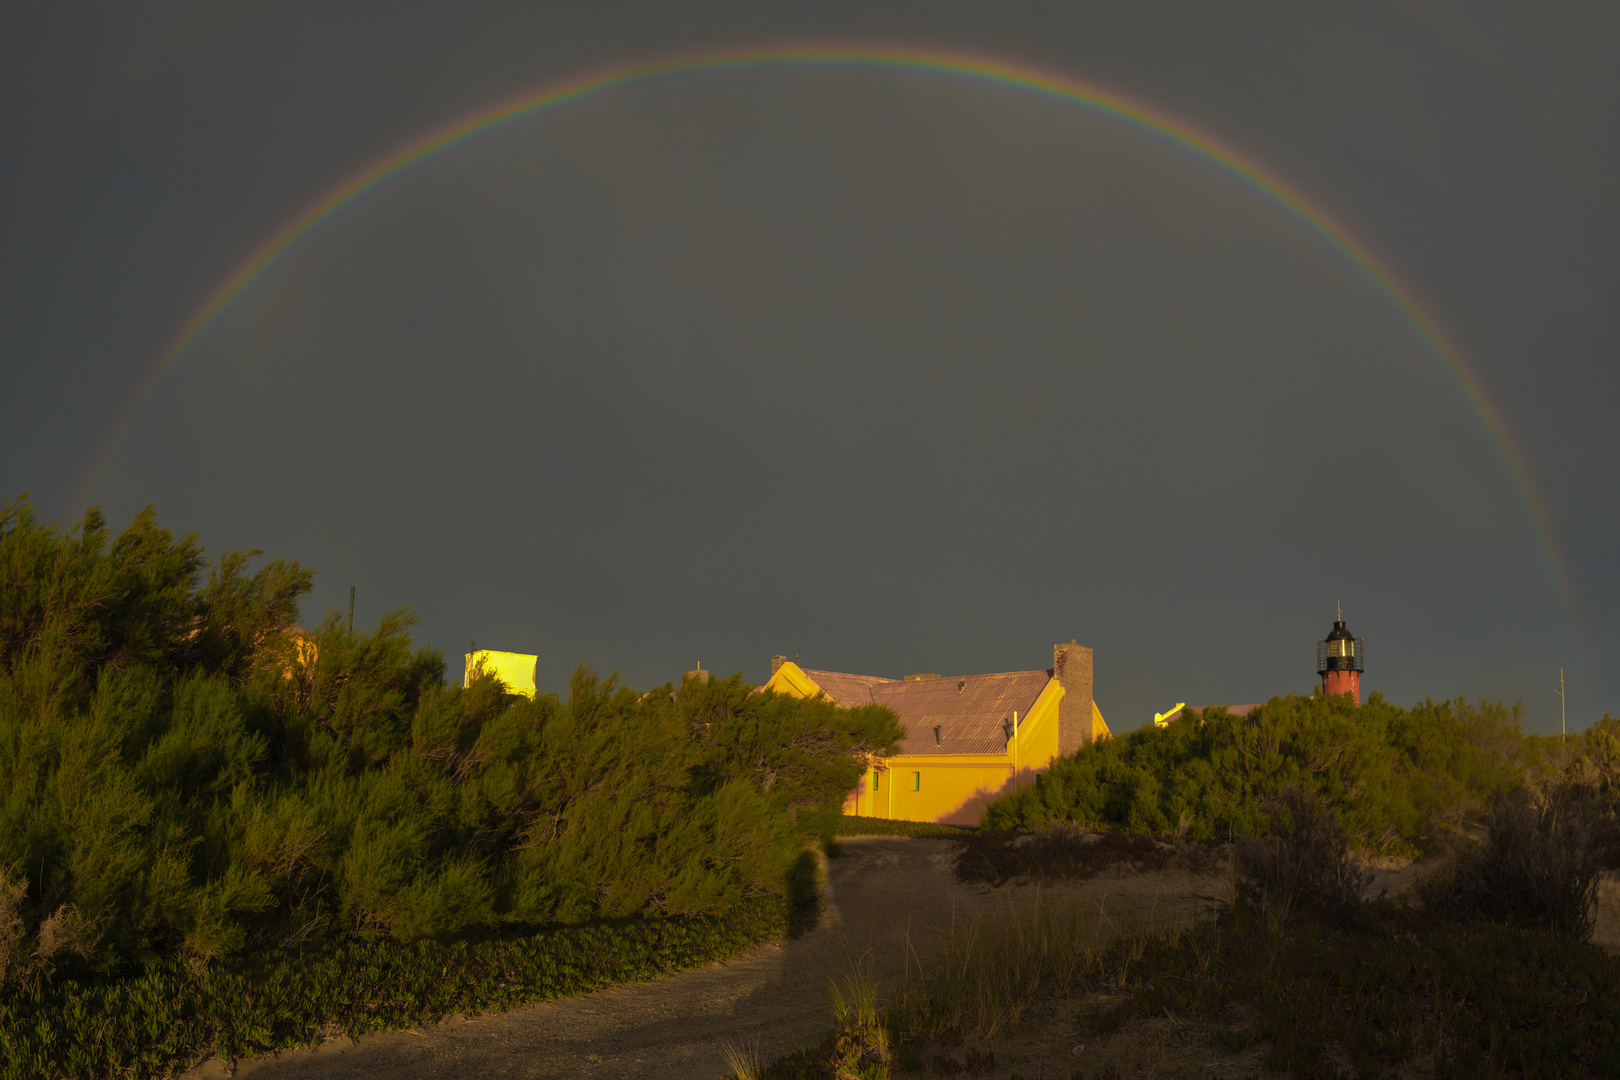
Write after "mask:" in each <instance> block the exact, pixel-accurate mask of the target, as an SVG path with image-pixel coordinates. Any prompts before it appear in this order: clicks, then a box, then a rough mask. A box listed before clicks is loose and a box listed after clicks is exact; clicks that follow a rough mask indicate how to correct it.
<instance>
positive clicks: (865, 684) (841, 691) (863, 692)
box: [803, 668, 904, 709]
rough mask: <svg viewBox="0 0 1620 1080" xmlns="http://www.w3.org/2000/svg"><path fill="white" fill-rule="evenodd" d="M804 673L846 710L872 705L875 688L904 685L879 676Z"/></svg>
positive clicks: (811, 669)
mask: <svg viewBox="0 0 1620 1080" xmlns="http://www.w3.org/2000/svg"><path fill="white" fill-rule="evenodd" d="M803 671H804V673H805V674H806V675H808V676H810V677H811V678H812V679H814V680H815V681H816V685H817V686H819V687H821V689H822V690H823V691H825V692H826V694H827V696H828V697H830V698H832V699H833V701H834V702H836V703H837V704H839V705H842V706H843V707H844V708H846V709H853V708H855V706H857V705H870V704H872V691H873V689H874V688H875V687H877V686H886V685H904V684H903V683H901V682H900V680H899V679H885V678H883V677H881V676H879V675H848V674H845V673H844V672H842V671H818V670H817V669H815V668H804V669H803Z"/></svg>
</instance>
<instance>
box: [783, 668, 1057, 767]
mask: <svg viewBox="0 0 1620 1080" xmlns="http://www.w3.org/2000/svg"><path fill="white" fill-rule="evenodd" d="M805 674H806V675H808V676H810V677H811V678H812V679H814V680H815V681H816V685H817V686H820V687H821V688H822V689H823V690H825V691H826V692H827V696H828V697H830V698H832V699H833V700H834V701H836V702H837V703H838V704H840V705H842V706H844V707H845V708H852V707H854V706H856V705H871V704H877V705H886V706H888V707H889V708H891V709H893V710H894V712H895V715H896V716H898V717H899V718H900V723H901V725H902V726H904V727H905V729H906V737H905V739H904V740H903V741H902V742H901V744H900V753H902V754H1000V753H1004V752H1006V749H1007V733H1008V731H1009V730H1010V725H1011V723H1012V717H1013V712H1014V710H1016V711H1017V713H1018V716H1019V718H1020V720H1022V719H1023V718H1024V717H1026V716H1028V715H1029V709H1030V706H1032V705H1034V704H1035V699H1036V698H1037V697H1039V696H1040V694H1041V691H1042V690H1044V689H1046V684H1047V683H1048V682H1049V681H1051V678H1052V673H1051V672H1050V671H1002V672H997V673H995V674H993V675H947V676H944V677H942V678H938V679H924V680H922V681H919V682H903V681H901V680H899V679H883V678H878V677H876V676H873V675H848V674H844V673H842V672H837V671H812V670H808V669H807V670H806V671H805ZM936 727H937V728H939V734H938V739H937V741H936V739H935V732H934V729H935V728H936Z"/></svg>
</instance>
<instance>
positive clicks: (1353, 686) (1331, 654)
mask: <svg viewBox="0 0 1620 1080" xmlns="http://www.w3.org/2000/svg"><path fill="white" fill-rule="evenodd" d="M1363 655H1364V650H1363V648H1362V642H1361V639H1360V638H1358V637H1355V636H1354V635H1352V634H1351V633H1350V631H1348V630H1346V629H1345V628H1344V612H1342V611H1341V612H1339V618H1338V619H1337V620H1336V621H1335V622H1334V623H1333V629H1332V631H1331V632H1329V634H1328V636H1327V637H1326V638H1324V639H1323V640H1321V641H1318V642H1317V643H1316V673H1317V674H1318V675H1320V676H1321V677H1322V693H1324V694H1349V695H1350V696H1351V697H1352V698H1354V699H1355V703H1356V704H1357V705H1360V704H1361V671H1362V668H1361V663H1362V658H1363Z"/></svg>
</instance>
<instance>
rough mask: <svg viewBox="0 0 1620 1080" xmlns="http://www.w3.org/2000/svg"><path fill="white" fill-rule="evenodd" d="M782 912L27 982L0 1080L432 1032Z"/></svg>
mask: <svg viewBox="0 0 1620 1080" xmlns="http://www.w3.org/2000/svg"><path fill="white" fill-rule="evenodd" d="M786 916H787V911H786V909H785V906H784V905H783V904H782V903H781V902H780V901H779V900H777V899H775V898H771V897H760V898H756V899H754V900H751V901H743V902H741V903H739V904H736V905H734V906H732V907H731V908H728V909H725V910H723V911H719V912H714V913H712V914H710V915H708V916H702V917H698V918H695V919H672V918H650V919H625V920H616V921H611V922H598V923H594V924H590V925H586V926H574V927H553V928H544V929H536V930H533V931H532V932H529V933H524V934H513V933H510V932H509V933H506V934H503V935H501V936H498V937H492V938H485V939H483V940H471V941H469V940H461V941H452V942H438V941H433V940H430V939H428V940H419V941H415V942H411V943H408V944H400V943H398V942H393V941H386V940H378V941H360V940H347V941H337V942H329V943H324V944H322V945H319V946H314V947H310V948H307V949H303V950H299V951H296V952H294V951H287V950H282V949H265V950H260V951H257V952H254V953H251V954H245V955H240V956H236V957H233V958H231V959H230V960H228V961H224V962H218V963H214V964H211V965H208V966H206V967H201V968H199V967H196V966H194V965H192V964H190V963H187V962H186V961H185V960H184V959H183V958H179V957H176V958H172V959H170V960H167V961H164V962H161V963H158V964H154V965H150V966H148V967H146V968H144V969H142V970H140V971H138V972H133V973H129V974H125V975H121V976H106V977H100V978H90V979H86V980H83V981H81V980H77V979H58V980H54V981H50V982H46V981H35V982H33V983H30V984H29V985H28V986H27V987H25V988H24V989H22V990H20V991H17V992H14V993H12V994H11V995H8V996H7V997H6V998H4V999H3V1000H0V1080H32V1078H35V1077H48V1076H66V1077H87V1076H125V1077H157V1076H166V1075H171V1074H172V1073H173V1072H174V1071H176V1070H179V1069H183V1068H185V1067H187V1066H189V1065H192V1064H194V1063H195V1062H197V1061H199V1060H201V1059H203V1058H205V1057H206V1056H207V1055H208V1054H210V1053H217V1054H218V1055H219V1056H220V1057H223V1058H226V1059H234V1058H238V1057H246V1056H248V1055H253V1054H262V1053H266V1052H268V1051H271V1050H282V1049H286V1048H288V1047H293V1046H301V1045H307V1044H312V1043H319V1042H320V1041H321V1038H322V1037H323V1036H324V1035H328V1034H342V1035H348V1036H351V1037H357V1036H360V1035H363V1034H366V1033H367V1032H372V1031H382V1030H389V1029H398V1028H404V1027H411V1026H415V1025H423V1024H434V1023H437V1022H438V1021H440V1020H442V1019H444V1017H446V1016H449V1015H452V1014H455V1013H464V1014H468V1015H471V1014H475V1013H480V1012H504V1011H506V1010H507V1009H509V1008H512V1007H514V1006H516V1005H521V1004H526V1003H528V1002H533V1001H542V1000H545V999H548V998H553V997H559V996H563V995H570V994H584V993H589V992H590V991H592V990H598V989H601V988H602V987H605V986H612V985H616V984H619V983H624V982H633V981H639V980H643V979H649V978H653V977H655V976H657V975H661V974H666V973H668V972H671V971H678V970H680V969H682V968H688V967H693V966H695V965H698V964H703V963H707V962H709V961H711V960H715V959H720V958H722V957H725V956H728V955H731V954H732V953H735V952H738V951H741V950H742V949H746V948H748V947H750V946H752V945H755V944H758V943H759V942H761V941H764V940H767V939H769V938H771V937H774V936H777V935H779V934H780V933H782V931H783V930H784V929H785V927H786Z"/></svg>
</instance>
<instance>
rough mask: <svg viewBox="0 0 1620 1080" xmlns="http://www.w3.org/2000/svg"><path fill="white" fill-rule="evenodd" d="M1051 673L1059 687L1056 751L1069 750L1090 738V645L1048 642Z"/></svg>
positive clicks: (1073, 749)
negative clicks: (1050, 646)
mask: <svg viewBox="0 0 1620 1080" xmlns="http://www.w3.org/2000/svg"><path fill="white" fill-rule="evenodd" d="M1052 677H1053V678H1054V679H1056V680H1057V681H1058V685H1059V686H1061V687H1063V700H1061V701H1059V702H1058V753H1060V754H1072V753H1074V752H1075V751H1076V750H1078V749H1080V748H1081V747H1082V746H1085V745H1086V744H1087V743H1089V742H1091V649H1090V648H1088V647H1087V646H1085V645H1076V644H1075V643H1074V641H1073V640H1072V639H1071V640H1070V641H1069V643H1068V644H1067V645H1054V646H1052Z"/></svg>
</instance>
